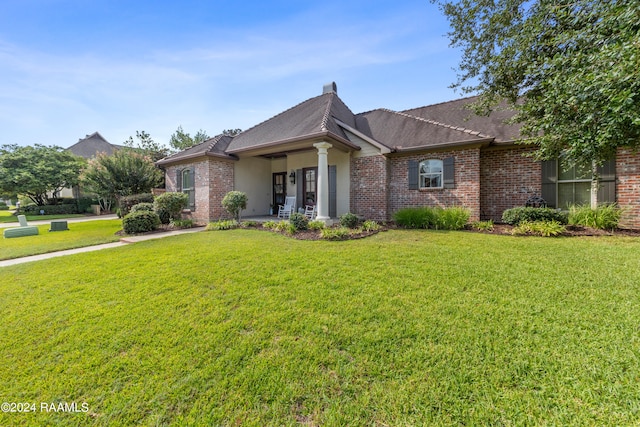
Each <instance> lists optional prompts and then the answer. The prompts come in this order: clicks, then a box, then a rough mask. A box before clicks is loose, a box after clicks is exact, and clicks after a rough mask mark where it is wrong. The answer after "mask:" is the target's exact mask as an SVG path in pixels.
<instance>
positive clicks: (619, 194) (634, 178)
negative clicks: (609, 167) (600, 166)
mask: <svg viewBox="0 0 640 427" xmlns="http://www.w3.org/2000/svg"><path fill="white" fill-rule="evenodd" d="M616 200H617V202H618V205H619V206H620V207H622V208H623V209H624V210H625V211H624V214H623V216H622V219H621V221H620V226H621V227H622V228H635V229H640V155H638V154H637V153H633V152H632V151H631V150H629V149H618V152H617V153H616Z"/></svg>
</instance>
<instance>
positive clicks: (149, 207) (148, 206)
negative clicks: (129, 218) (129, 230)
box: [131, 203, 153, 212]
mask: <svg viewBox="0 0 640 427" xmlns="http://www.w3.org/2000/svg"><path fill="white" fill-rule="evenodd" d="M139 211H147V212H153V203H138V204H137V205H133V206H132V207H131V212H139Z"/></svg>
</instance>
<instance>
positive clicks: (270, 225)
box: [262, 221, 278, 230]
mask: <svg viewBox="0 0 640 427" xmlns="http://www.w3.org/2000/svg"><path fill="white" fill-rule="evenodd" d="M277 226H278V223H277V222H275V221H266V222H263V223H262V228H267V229H269V230H274V229H275V228H276V227H277Z"/></svg>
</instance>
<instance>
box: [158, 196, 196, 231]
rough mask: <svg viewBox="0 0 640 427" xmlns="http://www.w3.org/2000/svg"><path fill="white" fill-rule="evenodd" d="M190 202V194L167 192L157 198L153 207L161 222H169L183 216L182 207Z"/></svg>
mask: <svg viewBox="0 0 640 427" xmlns="http://www.w3.org/2000/svg"><path fill="white" fill-rule="evenodd" d="M188 203H189V195H188V194H186V193H178V192H167V193H163V194H161V195H159V196H158V197H156V198H155V200H154V201H153V209H154V210H155V211H156V213H157V214H158V216H159V217H160V222H162V223H163V224H169V223H170V222H171V220H174V221H176V220H180V219H181V218H182V209H184V208H186V207H187V204H188Z"/></svg>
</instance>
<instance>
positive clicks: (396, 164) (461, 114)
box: [157, 83, 640, 228]
mask: <svg viewBox="0 0 640 427" xmlns="http://www.w3.org/2000/svg"><path fill="white" fill-rule="evenodd" d="M473 100H474V98H466V99H460V100H456V101H451V102H444V103H441V104H436V105H430V106H426V107H421V108H416V109H411V110H406V111H401V112H398V111H392V110H387V109H377V110H373V111H369V112H365V113H360V114H354V113H353V112H352V111H351V110H350V109H349V107H347V106H346V105H345V104H344V102H342V100H341V99H340V98H339V97H338V95H337V89H336V85H335V83H332V84H329V85H325V86H324V88H323V93H322V95H320V96H317V97H314V98H311V99H308V100H306V101H304V102H302V103H300V104H298V105H296V106H294V107H292V108H290V109H289V110H286V111H284V112H282V113H280V114H278V115H276V116H274V117H273V118H271V119H269V120H267V121H265V122H263V123H260V124H258V125H256V126H254V127H252V128H250V129H248V130H246V131H244V132H242V133H240V134H238V135H237V136H235V137H230V136H217V137H215V138H211V139H209V140H207V141H205V142H203V143H202V144H199V145H197V146H194V147H192V148H189V149H188V150H185V151H182V152H180V153H177V154H174V155H172V156H169V157H167V158H165V159H162V160H160V161H159V162H157V164H158V165H159V166H160V167H162V168H163V169H164V170H165V177H166V187H167V190H168V191H183V192H185V193H188V194H189V196H190V209H191V211H192V216H193V218H194V219H196V220H199V221H209V220H215V219H219V218H223V217H225V216H226V213H225V212H224V210H223V208H222V205H221V201H222V198H223V197H224V195H225V194H226V193H227V192H229V191H231V190H239V191H243V192H245V193H247V195H248V199H249V202H248V206H247V210H246V211H244V214H245V215H249V216H250V215H266V214H268V213H269V209H270V207H271V206H275V208H276V209H277V205H278V204H280V203H282V201H284V197H285V196H286V195H289V196H296V202H297V206H298V208H301V207H304V206H305V205H307V204H317V207H318V218H319V219H321V220H328V219H329V218H336V217H338V216H340V215H342V214H344V213H347V212H352V213H355V214H357V215H360V216H362V217H364V218H367V219H374V220H383V221H384V220H389V219H391V218H392V216H393V214H394V213H395V212H396V211H398V210H399V209H402V208H405V207H413V206H442V207H447V206H464V207H466V208H468V209H469V210H470V212H471V220H480V219H482V220H487V219H491V220H494V221H500V220H501V216H502V212H503V211H504V210H505V209H508V208H512V207H516V206H524V204H525V202H526V201H527V199H529V198H530V197H534V196H542V197H543V198H544V199H545V200H546V201H547V203H548V204H549V205H550V206H552V207H566V206H567V204H568V203H582V202H588V200H589V186H590V176H589V175H588V174H585V173H583V172H582V171H579V170H578V171H576V170H575V168H574V169H568V170H563V168H562V167H560V166H559V165H558V162H557V161H547V162H539V161H535V160H533V158H532V157H531V156H530V154H531V153H532V152H533V148H531V147H529V146H523V145H516V144H515V143H514V141H515V140H516V139H517V138H518V135H519V127H518V126H515V125H506V124H504V120H505V119H507V118H509V117H510V113H509V112H508V111H496V112H494V113H492V114H491V115H490V116H488V117H483V116H477V115H474V114H473V113H472V112H471V111H470V110H469V109H466V108H465V105H467V104H470V103H471V102H473ZM601 172H602V174H601V176H602V181H603V186H602V189H601V191H600V194H599V199H600V200H601V201H609V202H613V201H617V202H618V203H619V204H620V205H621V206H622V207H624V208H625V209H626V213H625V216H624V219H623V223H622V224H623V225H624V226H626V227H633V228H640V200H639V198H640V158H639V157H638V156H636V155H635V154H632V153H631V152H630V151H629V150H625V149H620V150H618V154H617V156H616V159H613V160H612V161H611V162H609V163H608V164H606V165H605V167H604V168H603V169H602V171H601Z"/></svg>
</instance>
